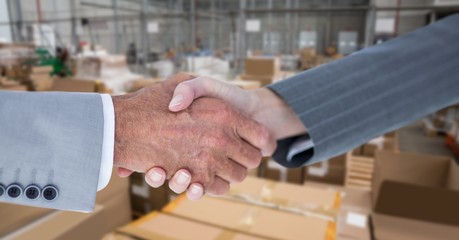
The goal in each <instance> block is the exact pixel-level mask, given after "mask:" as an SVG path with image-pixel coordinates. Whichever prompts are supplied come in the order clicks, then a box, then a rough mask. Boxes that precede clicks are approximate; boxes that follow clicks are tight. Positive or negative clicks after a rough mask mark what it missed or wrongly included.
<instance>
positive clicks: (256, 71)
mask: <svg viewBox="0 0 459 240" xmlns="http://www.w3.org/2000/svg"><path fill="white" fill-rule="evenodd" d="M279 71H280V61H279V59H278V58H273V57H254V58H246V59H245V75H252V76H273V75H276V74H277V73H278V72H279Z"/></svg>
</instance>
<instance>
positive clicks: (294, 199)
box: [226, 177, 341, 219]
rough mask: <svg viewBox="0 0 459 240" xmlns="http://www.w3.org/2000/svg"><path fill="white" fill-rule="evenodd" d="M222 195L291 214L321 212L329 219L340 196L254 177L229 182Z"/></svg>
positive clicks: (338, 203)
mask: <svg viewBox="0 0 459 240" xmlns="http://www.w3.org/2000/svg"><path fill="white" fill-rule="evenodd" d="M226 198H228V199H230V200H233V201H242V202H244V203H248V204H254V205H259V206H264V207H268V208H275V209H281V210H283V211H288V212H292V213H300V214H304V215H308V214H313V215H323V216H324V217H329V218H333V219H334V218H336V216H337V214H338V211H339V208H340V205H341V195H340V193H339V192H336V191H330V190H323V189H317V188H313V187H305V186H301V185H295V184H288V183H282V182H274V181H271V180H266V179H261V178H255V177H247V178H246V179H245V180H244V182H242V183H239V184H233V185H232V186H231V189H230V191H229V193H228V194H227V195H226Z"/></svg>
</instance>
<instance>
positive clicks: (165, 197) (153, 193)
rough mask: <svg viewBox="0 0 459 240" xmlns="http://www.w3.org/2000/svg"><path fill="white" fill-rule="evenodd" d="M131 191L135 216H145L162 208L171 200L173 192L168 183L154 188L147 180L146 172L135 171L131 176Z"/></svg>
mask: <svg viewBox="0 0 459 240" xmlns="http://www.w3.org/2000/svg"><path fill="white" fill-rule="evenodd" d="M129 179H130V185H129V192H130V195H131V208H132V211H133V214H134V216H137V217H139V216H143V215H145V214H148V213H149V212H151V211H154V210H161V209H162V208H163V207H164V206H166V205H167V204H168V203H169V201H170V200H171V196H172V192H171V191H170V190H169V187H168V186H167V184H165V185H164V186H162V187H160V188H152V187H150V186H149V185H148V184H147V183H146V182H145V174H143V173H133V174H132V175H131V176H130V177H129Z"/></svg>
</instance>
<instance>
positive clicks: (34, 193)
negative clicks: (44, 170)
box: [24, 185, 40, 200]
mask: <svg viewBox="0 0 459 240" xmlns="http://www.w3.org/2000/svg"><path fill="white" fill-rule="evenodd" d="M24 192H25V196H26V197H27V198H28V199H30V200H35V199H37V198H38V197H39V196H40V188H39V187H37V186H36V185H29V186H27V187H26V189H25V190H24Z"/></svg>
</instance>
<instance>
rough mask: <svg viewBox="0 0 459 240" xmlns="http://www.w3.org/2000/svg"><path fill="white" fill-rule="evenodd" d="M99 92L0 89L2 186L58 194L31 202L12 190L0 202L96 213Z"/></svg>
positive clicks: (100, 137) (100, 138)
mask: <svg viewBox="0 0 459 240" xmlns="http://www.w3.org/2000/svg"><path fill="white" fill-rule="evenodd" d="M103 126H104V118H103V105H102V100H101V97H100V95H99V94H84V93H30V92H29V93H21V92H2V91H0V153H1V154H0V170H1V173H0V184H2V185H3V186H4V187H5V188H7V187H8V186H11V185H12V184H18V185H19V186H20V187H21V188H22V189H25V188H26V187H27V186H29V185H32V184H33V185H36V186H38V187H39V188H40V189H43V188H44V187H45V186H48V185H52V186H54V187H56V188H57V190H58V196H57V198H56V199H54V200H52V201H49V200H46V199H45V198H44V197H43V195H40V196H39V197H38V198H37V199H34V200H31V199H29V198H27V197H26V194H25V192H23V193H22V195H21V196H19V197H17V198H11V197H9V195H8V193H7V192H4V193H3V194H2V195H1V196H0V201H1V202H9V203H16V204H22V205H29V206H38V207H46V208H53V209H61V210H73V211H81V212H89V211H92V209H93V206H94V202H95V196H96V192H97V185H98V181H99V169H100V163H101V156H102V143H103Z"/></svg>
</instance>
